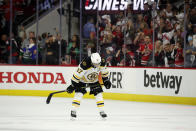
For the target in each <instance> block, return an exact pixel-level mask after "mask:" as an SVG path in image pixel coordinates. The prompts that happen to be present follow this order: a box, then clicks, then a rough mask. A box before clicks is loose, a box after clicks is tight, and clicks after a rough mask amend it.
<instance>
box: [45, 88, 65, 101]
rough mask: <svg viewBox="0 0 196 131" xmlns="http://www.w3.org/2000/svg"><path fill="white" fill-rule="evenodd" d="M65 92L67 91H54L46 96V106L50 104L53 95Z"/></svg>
mask: <svg viewBox="0 0 196 131" xmlns="http://www.w3.org/2000/svg"><path fill="white" fill-rule="evenodd" d="M66 91H67V90H62V91H56V92H52V93H50V94H49V95H48V97H47V99H46V103H47V104H49V103H50V100H51V98H52V96H53V95H54V94H58V93H62V92H66Z"/></svg>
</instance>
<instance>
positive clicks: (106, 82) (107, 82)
mask: <svg viewBox="0 0 196 131" xmlns="http://www.w3.org/2000/svg"><path fill="white" fill-rule="evenodd" d="M103 84H104V86H105V88H106V89H110V87H111V85H112V83H111V82H110V80H105V81H104V83H103Z"/></svg>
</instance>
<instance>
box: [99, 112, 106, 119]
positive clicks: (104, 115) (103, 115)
mask: <svg viewBox="0 0 196 131" xmlns="http://www.w3.org/2000/svg"><path fill="white" fill-rule="evenodd" d="M100 116H101V118H102V119H103V120H106V117H107V114H106V113H105V112H104V111H101V112H100Z"/></svg>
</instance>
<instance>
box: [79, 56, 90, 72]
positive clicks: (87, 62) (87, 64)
mask: <svg viewBox="0 0 196 131" xmlns="http://www.w3.org/2000/svg"><path fill="white" fill-rule="evenodd" d="M91 66H92V65H91V59H90V57H87V58H85V59H84V60H82V62H81V63H80V67H81V68H82V69H83V70H87V69H89V68H90V67H91Z"/></svg>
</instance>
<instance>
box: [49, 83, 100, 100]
mask: <svg viewBox="0 0 196 131" xmlns="http://www.w3.org/2000/svg"><path fill="white" fill-rule="evenodd" d="M99 85H100V86H101V85H102V84H95V85H91V86H90V85H87V86H86V87H83V88H87V87H96V86H99ZM66 91H67V90H61V91H56V92H52V93H50V94H49V95H48V97H47V99H46V104H49V103H50V100H51V98H52V96H53V95H54V94H58V93H62V92H66Z"/></svg>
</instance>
